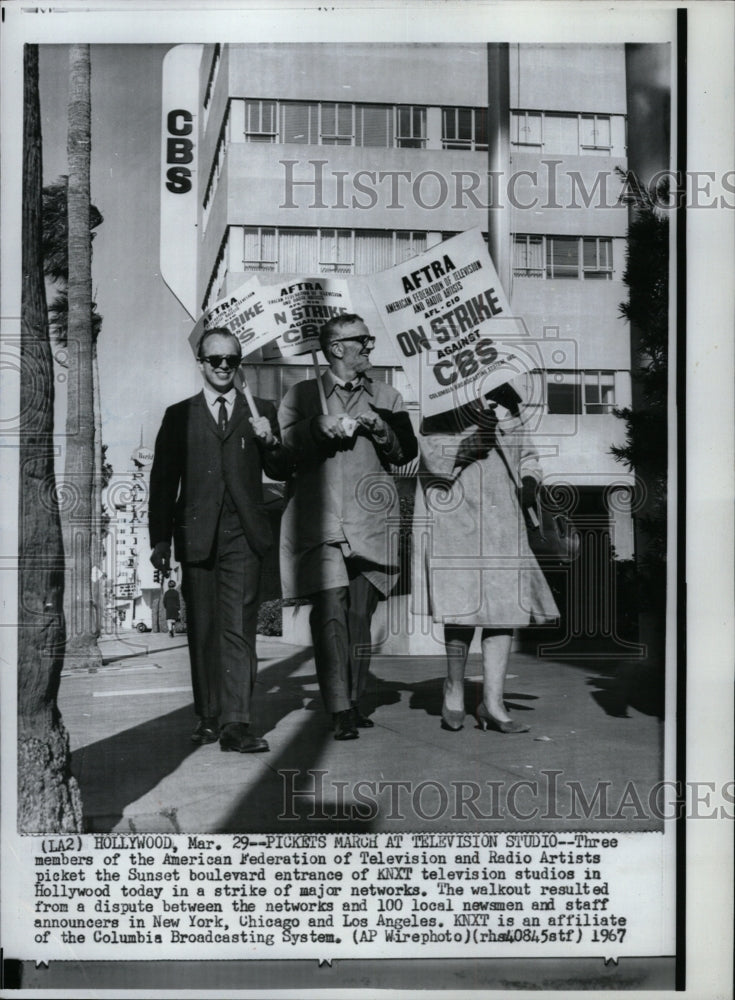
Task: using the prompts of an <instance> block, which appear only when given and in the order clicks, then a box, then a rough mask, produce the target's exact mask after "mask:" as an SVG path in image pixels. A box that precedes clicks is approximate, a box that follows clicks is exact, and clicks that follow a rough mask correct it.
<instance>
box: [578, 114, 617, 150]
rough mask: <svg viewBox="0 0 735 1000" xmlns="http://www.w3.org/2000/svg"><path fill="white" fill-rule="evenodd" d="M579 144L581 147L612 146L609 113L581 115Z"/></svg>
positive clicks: (602, 148)
mask: <svg viewBox="0 0 735 1000" xmlns="http://www.w3.org/2000/svg"><path fill="white" fill-rule="evenodd" d="M579 144H580V147H581V149H601V150H605V151H608V150H610V149H611V148H612V139H611V133H610V115H581V116H580V119H579Z"/></svg>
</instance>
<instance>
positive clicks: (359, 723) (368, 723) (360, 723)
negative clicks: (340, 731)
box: [350, 705, 375, 729]
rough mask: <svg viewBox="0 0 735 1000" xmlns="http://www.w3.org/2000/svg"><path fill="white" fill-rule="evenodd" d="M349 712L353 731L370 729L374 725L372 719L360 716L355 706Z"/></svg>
mask: <svg viewBox="0 0 735 1000" xmlns="http://www.w3.org/2000/svg"><path fill="white" fill-rule="evenodd" d="M350 711H351V712H352V723H353V725H354V727H355V729H372V728H373V726H374V725H375V723H374V722H373V720H372V719H369V718H368V717H367V715H363V714H362V712H361V711H360V709H359V708H358V707H357V705H353V706H352V708H351V709H350Z"/></svg>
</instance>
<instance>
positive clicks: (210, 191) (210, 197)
mask: <svg viewBox="0 0 735 1000" xmlns="http://www.w3.org/2000/svg"><path fill="white" fill-rule="evenodd" d="M229 125H230V108H229V105H228V107H227V111H226V112H225V116H224V118H223V119H222V126H221V127H220V130H219V135H218V136H217V142H216V144H215V147H214V155H213V157H212V166H211V168H210V171H209V177H208V179H207V187H206V189H205V191H204V201H203V202H202V208H203V209H204V213H203V218H202V222H203V225H204V228H205V229H206V227H207V223H208V222H209V213H210V210H211V208H212V202H213V201H214V195H215V192H216V190H217V185H218V183H219V179H220V175H221V173H222V170H223V168H224V165H225V158H226V156H227V146H228V145H229V140H230V127H229Z"/></svg>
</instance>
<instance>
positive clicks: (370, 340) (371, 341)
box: [332, 334, 375, 351]
mask: <svg viewBox="0 0 735 1000" xmlns="http://www.w3.org/2000/svg"><path fill="white" fill-rule="evenodd" d="M350 340H354V341H356V342H357V343H358V344H360V346H361V347H362V349H363V351H364V350H365V348H367V349H368V350H369V351H372V349H373V348H374V347H375V337H371V336H368V335H367V334H363V336H362V337H340V338H339V339H337V340H333V341H332V343H333V344H346V343H347V342H348V341H350Z"/></svg>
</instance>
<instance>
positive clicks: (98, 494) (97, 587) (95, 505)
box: [91, 338, 104, 639]
mask: <svg viewBox="0 0 735 1000" xmlns="http://www.w3.org/2000/svg"><path fill="white" fill-rule="evenodd" d="M92 378H93V381H94V401H93V402H94V487H93V493H92V551H91V561H92V602H93V604H94V607H95V621H96V626H97V627H96V632H95V637H96V638H97V639H99V637H100V633H101V631H102V621H103V616H104V587H103V582H104V577H103V574H102V564H103V562H104V559H103V555H102V551H103V549H102V401H101V399H100V367H99V358H98V354H97V340H96V338H95V339H94V341H93V344H92Z"/></svg>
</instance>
